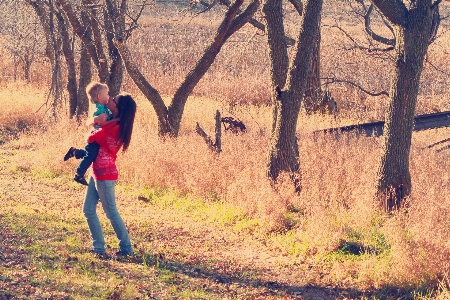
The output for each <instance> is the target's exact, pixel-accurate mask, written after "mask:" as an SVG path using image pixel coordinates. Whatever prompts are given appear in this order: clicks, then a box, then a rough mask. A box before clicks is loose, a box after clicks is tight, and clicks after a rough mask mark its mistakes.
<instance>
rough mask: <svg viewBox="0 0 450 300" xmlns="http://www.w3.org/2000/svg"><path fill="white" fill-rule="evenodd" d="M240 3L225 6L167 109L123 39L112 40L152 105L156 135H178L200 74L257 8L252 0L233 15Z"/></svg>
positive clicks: (256, 4) (257, 3)
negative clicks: (214, 30)
mask: <svg viewBox="0 0 450 300" xmlns="http://www.w3.org/2000/svg"><path fill="white" fill-rule="evenodd" d="M243 2H244V1H243V0H237V1H236V2H235V3H234V4H233V5H232V6H231V7H230V8H229V10H228V12H227V13H226V15H225V18H224V20H223V21H222V23H221V25H220V26H219V28H218V30H217V34H216V36H215V37H214V40H213V42H212V43H211V45H210V46H209V47H208V48H207V49H206V50H205V52H204V53H203V55H202V57H201V58H200V60H199V61H198V62H197V64H196V66H195V67H194V69H193V70H192V71H190V72H189V73H188V74H187V76H186V78H185V79H184V81H183V83H182V84H181V86H180V87H179V88H178V90H177V91H176V93H175V95H174V97H173V99H172V102H171V104H170V105H169V107H168V108H167V107H166V105H165V104H164V101H163V100H162V98H161V95H160V94H159V92H158V91H157V90H156V89H155V88H153V87H152V86H151V84H150V83H149V82H148V81H147V80H146V79H145V77H144V76H143V75H142V73H141V72H140V71H139V68H138V67H137V66H136V64H135V63H134V61H133V57H132V55H131V52H130V51H129V49H128V47H127V45H126V43H125V40H124V39H117V40H116V43H115V45H116V47H117V49H118V50H119V52H120V55H121V57H122V59H123V61H124V64H125V67H126V70H127V72H128V74H129V75H130V77H131V78H132V79H133V81H134V83H135V84H136V85H137V86H138V88H139V89H140V90H141V92H142V93H143V94H144V95H145V97H146V98H147V99H148V100H149V101H150V103H151V104H152V105H153V108H154V110H155V112H156V115H157V118H158V135H160V136H165V135H170V136H173V137H176V136H178V132H179V129H180V123H181V118H182V116H183V111H184V106H185V104H186V101H187V98H188V97H189V95H190V94H191V92H192V91H193V89H194V88H195V86H196V85H197V83H198V82H199V81H200V80H201V79H202V77H203V75H204V74H205V73H206V71H207V70H208V69H209V67H210V66H211V65H212V63H213V62H214V60H215V58H216V56H217V54H218V53H219V52H220V49H221V48H222V46H223V44H224V43H225V42H226V41H227V40H228V38H229V37H230V36H231V35H232V34H233V33H235V32H236V31H237V30H239V29H240V28H241V27H242V26H244V25H245V23H247V22H248V21H249V20H250V19H251V18H252V16H253V15H254V13H255V12H256V10H257V9H258V7H259V0H254V1H253V2H252V3H250V4H249V5H248V6H247V8H246V10H245V11H244V12H243V13H242V14H240V15H239V16H236V15H237V13H238V11H239V7H240V6H241V5H242V3H243Z"/></svg>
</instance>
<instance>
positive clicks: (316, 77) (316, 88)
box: [304, 30, 323, 114]
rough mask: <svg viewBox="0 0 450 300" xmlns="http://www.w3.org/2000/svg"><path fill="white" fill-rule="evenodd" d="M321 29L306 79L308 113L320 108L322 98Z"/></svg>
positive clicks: (315, 42)
mask: <svg viewBox="0 0 450 300" xmlns="http://www.w3.org/2000/svg"><path fill="white" fill-rule="evenodd" d="M320 41H321V36H320V30H319V32H318V33H317V39H316V40H315V41H314V48H313V55H312V58H311V65H310V67H309V72H308V78H307V80H306V90H305V101H304V106H305V111H306V113H307V114H310V113H312V112H316V111H318V110H320V109H321V108H323V107H321V105H323V103H321V100H322V91H321V86H320Z"/></svg>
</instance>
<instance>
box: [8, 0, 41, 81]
mask: <svg viewBox="0 0 450 300" xmlns="http://www.w3.org/2000/svg"><path fill="white" fill-rule="evenodd" d="M0 9H2V14H1V15H0V31H1V32H2V34H3V36H4V38H3V40H2V44H1V45H0V47H1V48H3V49H5V50H6V51H7V52H8V53H10V54H11V55H12V57H13V61H14V80H16V79H17V69H18V68H19V66H22V70H23V78H24V79H25V81H27V82H28V81H29V80H30V71H31V66H32V64H33V62H34V61H35V60H36V59H37V58H39V57H42V56H43V52H44V49H43V48H42V44H41V43H40V40H41V39H42V38H43V34H42V32H41V30H40V26H39V19H38V18H36V16H35V14H33V13H32V11H30V8H29V7H28V6H26V5H24V3H23V2H18V3H14V4H11V3H9V2H4V3H2V4H0Z"/></svg>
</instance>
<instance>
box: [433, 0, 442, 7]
mask: <svg viewBox="0 0 450 300" xmlns="http://www.w3.org/2000/svg"><path fill="white" fill-rule="evenodd" d="M441 2H442V0H436V1H435V2H434V3H433V4H431V9H434V8H436V7H437V6H438V5H439V4H440V3H441Z"/></svg>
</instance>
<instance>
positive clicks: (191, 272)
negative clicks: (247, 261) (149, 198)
mask: <svg viewBox="0 0 450 300" xmlns="http://www.w3.org/2000/svg"><path fill="white" fill-rule="evenodd" d="M128 262H130V263H139V264H145V265H147V266H153V267H156V268H158V269H161V270H167V271H170V272H173V273H179V274H183V275H186V276H188V277H191V278H196V279H200V278H202V279H207V280H210V281H211V282H215V283H218V284H223V285H232V284H237V285H240V286H243V287H252V288H266V289H267V290H268V291H269V292H270V294H271V295H272V296H283V295H286V294H288V295H289V296H291V297H292V298H294V299H355V298H357V299H361V298H363V297H367V298H369V299H371V298H374V297H375V298H377V299H387V298H392V299H414V298H415V297H414V293H416V294H417V293H419V292H425V291H418V290H417V289H416V290H415V289H413V288H404V287H398V286H384V287H382V288H381V289H372V290H369V291H361V290H359V289H354V288H344V287H328V286H321V285H313V284H305V285H301V284H300V285H295V284H293V285H291V284H286V283H281V282H278V281H270V280H264V279H261V278H260V277H261V276H263V274H264V273H265V272H266V271H267V270H264V269H257V268H251V267H247V268H241V269H240V271H232V272H230V273H232V274H230V273H227V272H221V271H212V270H210V268H211V266H209V265H208V264H207V263H200V264H197V265H193V264H190V263H182V262H180V261H177V260H169V259H166V258H165V257H164V255H162V254H149V253H144V254H142V253H141V254H140V255H139V254H137V255H136V257H134V258H133V259H129V260H128ZM249 273H250V274H252V275H250V276H248V275H246V274H249ZM252 277H253V278H252ZM299 279H300V278H299Z"/></svg>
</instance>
